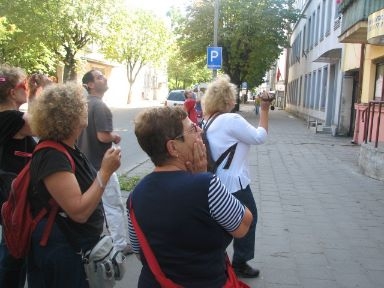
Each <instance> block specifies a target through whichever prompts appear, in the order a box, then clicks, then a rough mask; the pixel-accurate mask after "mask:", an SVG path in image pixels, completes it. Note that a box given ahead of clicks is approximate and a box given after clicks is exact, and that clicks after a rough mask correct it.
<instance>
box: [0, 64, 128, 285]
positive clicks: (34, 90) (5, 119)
mask: <svg viewBox="0 0 384 288" xmlns="http://www.w3.org/2000/svg"><path fill="white" fill-rule="evenodd" d="M83 85H84V86H82V85H79V84H76V83H66V84H56V83H52V81H49V78H48V77H47V76H45V75H42V74H38V75H37V74H33V75H31V76H29V77H28V76H27V75H26V73H25V72H24V71H23V70H22V69H21V68H17V67H11V66H7V65H1V66H0V129H1V130H0V145H1V152H2V155H1V156H2V157H1V163H0V168H1V169H3V170H6V171H10V172H14V173H18V172H20V171H21V169H22V168H23V167H24V166H25V164H26V163H27V162H28V161H29V159H30V158H31V157H30V156H28V155H30V154H31V153H33V150H34V147H35V146H36V141H38V142H43V141H46V140H53V141H56V142H59V143H60V144H61V145H63V146H64V147H65V149H66V150H67V152H68V153H69V155H70V156H71V157H72V158H73V160H74V163H75V169H74V170H72V166H71V163H70V162H69V160H68V158H67V157H66V155H65V154H63V153H62V152H59V151H57V150H55V149H53V148H45V149H41V150H38V151H37V152H35V153H33V154H32V160H31V166H30V167H31V184H30V191H29V202H30V204H31V212H32V215H36V214H37V213H38V212H39V211H40V210H41V209H42V208H43V207H46V206H47V205H48V202H49V200H50V199H51V198H53V199H54V200H55V201H56V202H57V203H58V205H59V207H60V210H59V213H58V215H57V216H56V219H55V224H54V226H53V230H52V232H51V234H50V235H49V241H48V244H47V245H46V246H44V247H42V246H41V245H40V239H41V236H42V233H43V230H44V227H45V224H46V222H47V219H46V218H43V219H42V220H41V221H40V222H39V223H38V225H37V227H36V229H35V230H34V231H33V234H32V242H31V248H30V252H29V254H28V256H27V259H15V258H13V257H12V255H10V254H9V252H8V249H7V247H6V245H5V241H4V236H2V240H1V245H0V287H24V285H25V281H26V278H27V279H28V287H32V288H33V287H88V282H87V280H86V275H85V272H84V268H83V262H82V255H81V253H79V251H87V250H89V249H91V248H92V247H93V246H94V245H95V244H96V243H97V242H98V241H99V239H100V236H101V234H102V233H103V230H104V228H105V226H106V227H107V229H108V230H109V233H110V234H111V236H112V238H113V241H114V246H115V248H116V249H117V250H119V251H122V252H123V253H124V254H125V255H129V254H132V253H133V252H132V248H131V245H130V243H129V237H128V231H127V229H126V225H125V223H127V218H126V215H125V208H124V205H123V203H122V200H121V191H120V186H119V183H118V179H117V175H116V173H115V171H116V170H117V169H118V168H119V166H120V159H121V149H120V148H119V147H112V143H115V144H118V143H119V142H120V140H121V138H120V136H119V135H118V134H117V133H115V132H113V123H112V113H111V111H110V110H109V108H108V107H107V106H106V105H105V104H104V102H102V100H101V99H102V97H103V95H104V93H105V92H106V91H107V89H108V85H107V79H106V78H105V76H104V75H102V73H101V72H100V71H98V70H91V71H89V72H87V73H86V74H85V75H84V77H83ZM84 89H86V90H87V92H88V97H84ZM28 92H29V94H28ZM27 100H28V104H29V105H28V112H26V113H23V112H21V111H19V108H20V106H21V105H22V104H24V103H25V102H27ZM105 223H107V225H105Z"/></svg>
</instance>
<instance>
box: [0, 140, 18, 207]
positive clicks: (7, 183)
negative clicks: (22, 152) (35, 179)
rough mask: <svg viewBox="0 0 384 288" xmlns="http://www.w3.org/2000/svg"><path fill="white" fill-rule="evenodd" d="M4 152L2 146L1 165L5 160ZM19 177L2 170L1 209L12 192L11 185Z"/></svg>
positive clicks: (0, 182) (0, 184) (0, 174)
mask: <svg viewBox="0 0 384 288" xmlns="http://www.w3.org/2000/svg"><path fill="white" fill-rule="evenodd" d="M3 150H4V145H3V144H2V145H1V146H0V164H1V163H2V159H3ZM16 176H17V174H16V173H12V172H7V171H5V170H3V169H0V207H1V206H2V205H3V203H4V202H5V201H6V200H7V199H8V193H9V190H11V183H12V181H13V179H15V177H16Z"/></svg>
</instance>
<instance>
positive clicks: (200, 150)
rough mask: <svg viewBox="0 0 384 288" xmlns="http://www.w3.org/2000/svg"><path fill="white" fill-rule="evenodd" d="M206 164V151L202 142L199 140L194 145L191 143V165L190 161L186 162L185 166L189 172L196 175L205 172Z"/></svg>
mask: <svg viewBox="0 0 384 288" xmlns="http://www.w3.org/2000/svg"><path fill="white" fill-rule="evenodd" d="M207 164H208V162H207V150H206V148H205V145H204V142H203V140H201V138H199V139H197V140H196V142H195V143H193V163H192V162H191V161H187V162H186V163H185V166H186V167H187V170H188V171H189V172H192V173H197V172H206V171H207Z"/></svg>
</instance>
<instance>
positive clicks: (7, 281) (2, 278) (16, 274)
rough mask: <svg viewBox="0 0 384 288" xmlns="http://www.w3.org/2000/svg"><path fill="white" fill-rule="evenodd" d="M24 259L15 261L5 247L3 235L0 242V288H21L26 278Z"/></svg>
mask: <svg viewBox="0 0 384 288" xmlns="http://www.w3.org/2000/svg"><path fill="white" fill-rule="evenodd" d="M25 268H26V267H25V259H15V258H13V257H12V256H11V255H10V254H9V251H8V248H7V246H6V245H5V239H4V235H3V234H2V235H1V242H0V287H9V288H23V287H24V284H25V278H26V269H25Z"/></svg>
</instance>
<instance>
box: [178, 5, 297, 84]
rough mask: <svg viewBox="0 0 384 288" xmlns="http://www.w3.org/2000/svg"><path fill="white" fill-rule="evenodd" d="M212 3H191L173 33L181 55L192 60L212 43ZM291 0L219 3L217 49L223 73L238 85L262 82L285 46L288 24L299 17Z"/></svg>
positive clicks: (287, 37)
mask: <svg viewBox="0 0 384 288" xmlns="http://www.w3.org/2000/svg"><path fill="white" fill-rule="evenodd" d="M214 3H215V0H207V1H192V3H191V5H190V6H189V7H188V9H187V15H186V17H185V18H184V25H179V26H178V27H181V28H179V29H178V30H177V32H178V33H180V35H181V37H180V38H179V43H180V46H181V51H182V54H183V55H185V57H187V59H188V60H190V61H194V60H195V59H197V58H200V57H206V56H205V54H206V47H207V46H212V44H213V26H214V25H213V21H214V19H213V18H214ZM292 3H293V0H221V1H220V7H219V28H218V46H221V47H223V63H222V64H223V65H222V70H223V72H224V73H226V74H228V75H229V76H230V77H231V80H232V82H234V83H235V84H237V85H240V84H241V83H242V82H248V87H250V88H252V87H255V86H257V85H259V84H261V83H262V81H263V77H264V75H265V73H266V71H267V70H268V69H269V68H270V67H271V66H272V65H273V64H274V63H275V61H276V60H277V59H278V57H279V55H280V53H281V51H282V49H283V48H284V47H287V46H288V45H289V43H288V39H289V31H290V25H291V24H292V23H295V22H296V21H297V20H298V19H299V17H300V14H299V11H297V10H294V9H293V8H292Z"/></svg>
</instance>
